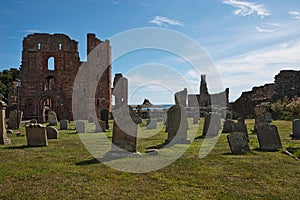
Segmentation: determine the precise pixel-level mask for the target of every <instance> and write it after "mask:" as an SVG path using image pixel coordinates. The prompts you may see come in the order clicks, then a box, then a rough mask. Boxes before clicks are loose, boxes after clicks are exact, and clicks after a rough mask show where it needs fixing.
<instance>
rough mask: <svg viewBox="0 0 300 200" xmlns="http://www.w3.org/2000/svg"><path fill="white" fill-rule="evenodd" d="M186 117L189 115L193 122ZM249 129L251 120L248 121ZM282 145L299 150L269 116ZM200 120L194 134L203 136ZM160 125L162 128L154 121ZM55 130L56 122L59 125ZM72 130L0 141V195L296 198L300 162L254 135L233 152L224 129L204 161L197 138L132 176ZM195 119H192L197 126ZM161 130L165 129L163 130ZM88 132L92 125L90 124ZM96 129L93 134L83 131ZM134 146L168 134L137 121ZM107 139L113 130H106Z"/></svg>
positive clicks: (283, 124)
mask: <svg viewBox="0 0 300 200" xmlns="http://www.w3.org/2000/svg"><path fill="white" fill-rule="evenodd" d="M190 120H191V119H190ZM190 122H191V121H190ZM246 123H247V126H248V129H249V130H250V129H252V128H253V125H254V120H246ZM273 124H275V125H276V126H277V127H278V130H279V133H280V138H281V142H282V144H283V147H284V148H287V147H294V148H300V141H299V140H298V141H297V140H290V138H289V134H290V133H291V125H292V122H288V121H274V122H273ZM202 125H203V119H201V123H200V127H199V131H198V133H197V136H200V135H201V132H202ZM159 127H163V126H162V124H159ZM57 128H58V127H57ZM70 128H71V129H72V130H68V131H60V132H59V139H58V140H48V143H49V146H47V147H36V148H28V147H26V137H25V135H24V133H25V131H24V127H21V128H20V131H21V132H22V133H23V136H21V137H17V136H16V135H10V136H9V137H10V138H11V141H12V143H11V144H10V145H5V146H4V145H1V146H0V159H1V162H0V198H1V199H299V198H300V161H297V160H295V159H294V158H292V157H290V156H288V155H286V154H285V153H282V151H277V152H262V151H259V150H258V148H259V144H258V141H257V137H256V135H254V134H250V135H249V139H250V143H249V145H250V148H251V150H252V152H251V153H249V154H247V155H231V154H230V149H229V145H228V143H227V139H226V135H227V134H221V136H220V138H219V140H218V142H217V144H216V146H215V147H214V148H213V150H212V151H211V152H210V153H209V154H208V156H206V157H205V158H203V159H199V155H198V154H199V149H200V147H201V144H202V142H203V139H196V140H194V142H193V143H192V145H191V146H190V147H189V148H188V150H187V151H186V152H185V153H184V155H183V156H182V157H181V158H180V159H178V160H176V161H175V162H174V163H172V164H171V165H169V166H167V167H164V168H163V169H160V170H158V171H154V172H149V173H143V174H133V173H126V172H121V171H117V170H115V169H112V168H110V167H108V166H106V165H105V164H103V163H101V162H97V160H95V159H94V158H93V156H91V154H90V153H89V152H88V151H87V150H86V148H85V147H84V145H83V144H82V142H81V140H80V138H79V136H78V134H76V132H75V130H74V125H73V124H71V125H70ZM195 128H196V126H195V125H190V129H191V130H190V131H194V130H195ZM163 130H164V129H163ZM88 131H90V130H89V129H88ZM86 134H95V133H86ZM147 134H149V135H152V136H151V137H150V138H141V139H139V140H138V150H139V151H140V152H141V153H144V152H145V151H146V149H147V148H149V147H152V146H157V145H160V144H162V143H163V142H164V140H165V139H166V137H167V134H166V133H165V132H164V131H161V132H160V133H159V134H155V132H153V131H149V130H145V127H139V135H140V136H145V135H147ZM106 135H107V136H109V137H111V132H107V133H106Z"/></svg>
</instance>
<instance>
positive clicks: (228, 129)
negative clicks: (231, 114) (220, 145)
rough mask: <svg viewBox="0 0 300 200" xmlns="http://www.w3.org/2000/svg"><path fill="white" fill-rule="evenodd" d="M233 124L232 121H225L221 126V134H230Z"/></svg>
mask: <svg viewBox="0 0 300 200" xmlns="http://www.w3.org/2000/svg"><path fill="white" fill-rule="evenodd" d="M233 124H234V121H233V120H231V119H226V120H225V122H224V124H223V130H222V133H232V125H233Z"/></svg>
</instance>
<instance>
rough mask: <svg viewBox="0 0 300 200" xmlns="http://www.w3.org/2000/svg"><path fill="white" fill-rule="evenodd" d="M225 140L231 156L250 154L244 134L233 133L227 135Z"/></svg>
mask: <svg viewBox="0 0 300 200" xmlns="http://www.w3.org/2000/svg"><path fill="white" fill-rule="evenodd" d="M227 140H228V143H229V146H230V150H231V153H233V154H245V153H247V152H250V148H249V145H248V140H247V138H246V136H245V134H244V133H242V132H233V133H230V134H229V135H227Z"/></svg>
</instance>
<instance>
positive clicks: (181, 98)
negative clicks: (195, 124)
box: [174, 88, 187, 107]
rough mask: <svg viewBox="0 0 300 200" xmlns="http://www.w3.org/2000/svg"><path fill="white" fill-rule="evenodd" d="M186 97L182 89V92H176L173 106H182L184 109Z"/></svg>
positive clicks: (185, 91)
mask: <svg viewBox="0 0 300 200" xmlns="http://www.w3.org/2000/svg"><path fill="white" fill-rule="evenodd" d="M186 97H187V89H186V88H184V89H183V90H182V91H179V92H176V93H175V95H174V98H175V104H179V105H182V106H183V107H186Z"/></svg>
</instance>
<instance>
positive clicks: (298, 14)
mask: <svg viewBox="0 0 300 200" xmlns="http://www.w3.org/2000/svg"><path fill="white" fill-rule="evenodd" d="M289 14H290V15H291V16H292V17H293V18H294V19H300V12H298V11H290V12H289Z"/></svg>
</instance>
